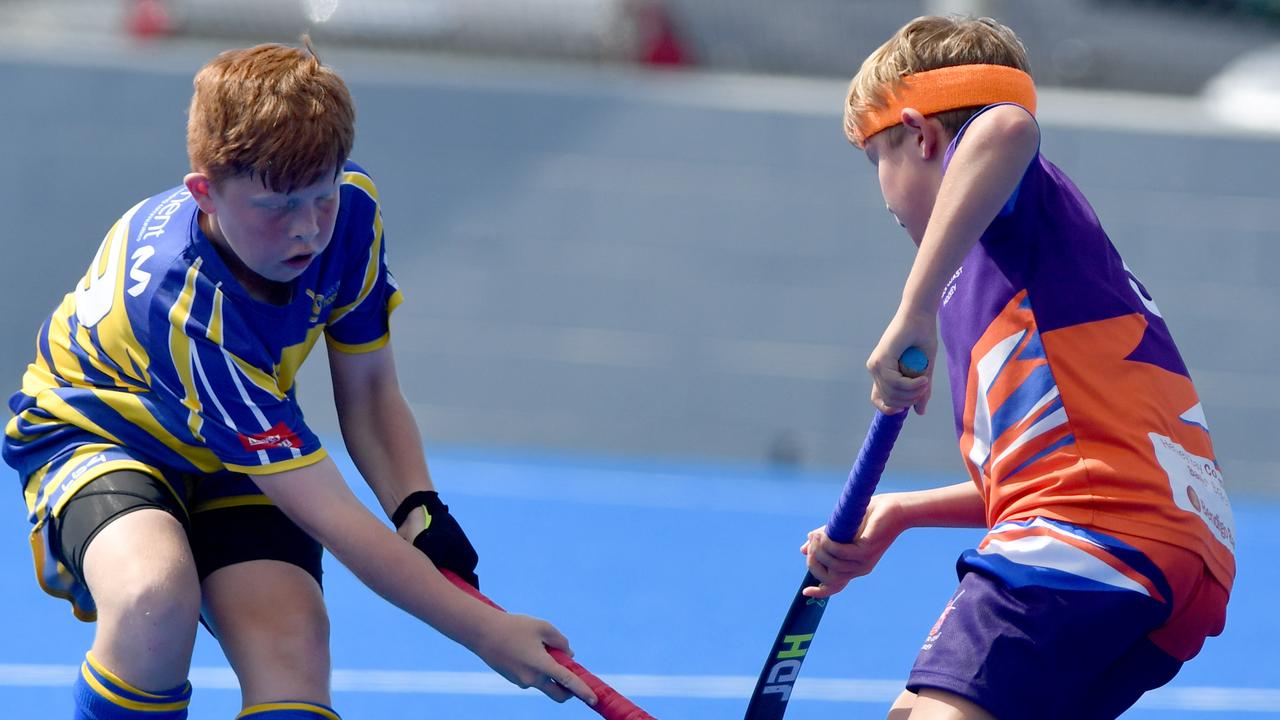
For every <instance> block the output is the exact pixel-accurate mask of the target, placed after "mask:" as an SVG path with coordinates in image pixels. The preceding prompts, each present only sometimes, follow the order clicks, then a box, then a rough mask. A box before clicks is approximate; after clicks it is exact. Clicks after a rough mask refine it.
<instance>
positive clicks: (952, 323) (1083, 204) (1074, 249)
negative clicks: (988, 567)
mask: <svg viewBox="0 0 1280 720" xmlns="http://www.w3.org/2000/svg"><path fill="white" fill-rule="evenodd" d="M963 133H964V131H963V130H961V132H960V133H959V134H958V135H957V137H956V139H955V141H953V144H952V146H951V148H950V149H949V150H948V152H947V155H946V157H945V159H944V168H945V164H946V163H947V162H949V160H950V158H951V155H952V153H954V151H955V148H956V146H957V144H958V143H959V142H960V141H961V139H962V138H963ZM938 316H939V330H940V334H941V336H942V339H943V341H944V343H945V345H946V350H947V361H948V365H949V372H950V380H951V387H952V400H953V405H954V411H955V418H956V432H957V434H958V435H959V439H960V451H961V454H962V455H963V456H964V460H965V464H966V466H967V468H968V470H969V473H970V476H971V477H972V479H973V481H974V482H975V483H977V485H978V487H979V489H980V490H981V492H982V495H983V497H984V498H985V499H986V512H987V524H988V526H989V527H993V528H994V527H997V526H1002V527H1004V528H1006V532H1005V534H1004V537H1003V539H1002V540H998V541H997V546H994V547H992V548H986V547H984V552H991V553H996V552H1002V550H1000V548H1001V547H1004V548H1006V549H1009V552H1011V553H1012V552H1015V551H1016V548H1017V547H1018V546H1019V543H1021V547H1028V546H1029V545H1032V544H1035V543H1042V542H1043V541H1044V539H1045V538H1056V540H1055V542H1056V543H1057V545H1055V547H1058V548H1059V550H1062V551H1063V552H1064V553H1065V554H1068V555H1069V554H1071V553H1072V552H1075V553H1076V554H1077V555H1078V557H1075V561H1079V560H1080V558H1083V557H1085V556H1088V558H1086V561H1084V562H1083V563H1082V562H1075V564H1067V565H1064V567H1068V568H1075V569H1078V568H1080V567H1084V566H1086V565H1089V563H1091V562H1093V561H1094V560H1096V561H1097V565H1098V567H1097V572H1098V575H1099V576H1100V577H1101V576H1103V575H1105V576H1106V578H1107V580H1106V582H1107V583H1112V584H1114V585H1115V586H1116V587H1119V586H1123V585H1126V584H1127V585H1132V586H1133V587H1141V588H1143V589H1144V590H1145V591H1147V592H1150V593H1151V594H1153V595H1157V596H1158V595H1160V594H1162V592H1161V590H1160V589H1159V588H1158V587H1156V586H1155V585H1153V584H1152V580H1151V579H1150V578H1151V577H1153V576H1152V575H1151V574H1150V573H1146V572H1144V571H1143V570H1142V569H1141V568H1140V567H1136V566H1135V563H1136V564H1137V565H1141V562H1138V561H1134V560H1133V559H1132V557H1133V556H1132V553H1126V552H1124V550H1123V548H1121V547H1119V546H1114V547H1109V546H1108V543H1105V542H1102V543H1100V542H1096V541H1095V539H1092V538H1090V536H1089V535H1088V533H1077V532H1074V531H1070V530H1063V529H1062V527H1061V526H1056V525H1053V524H1052V523H1048V524H1043V523H1042V524H1039V525H1034V524H1032V525H1026V526H1024V527H1018V528H1014V527H1013V526H1010V525H1008V524H1007V523H1012V522H1024V521H1031V520H1033V519H1035V518H1043V519H1045V520H1049V521H1057V522H1061V523H1067V524H1069V525H1071V526H1075V527H1079V528H1091V529H1095V530H1099V531H1101V532H1102V533H1103V534H1104V535H1103V536H1104V537H1105V536H1109V535H1111V534H1114V535H1117V536H1121V537H1124V538H1127V539H1128V538H1141V539H1147V540H1150V541H1155V543H1154V544H1152V545H1151V547H1142V548H1140V549H1141V550H1142V551H1143V552H1144V553H1146V554H1147V555H1149V556H1150V560H1151V561H1152V562H1154V563H1155V565H1156V566H1157V567H1160V566H1161V557H1159V547H1160V546H1159V544H1160V543H1164V544H1167V545H1172V546H1176V547H1179V548H1184V549H1186V550H1190V551H1191V552H1193V553H1195V554H1196V555H1198V556H1199V557H1201V558H1203V560H1204V563H1205V565H1206V566H1207V567H1208V568H1209V570H1210V571H1211V573H1212V574H1213V576H1214V577H1215V579H1217V580H1218V581H1219V582H1220V583H1222V585H1223V586H1224V587H1225V588H1228V589H1229V588H1230V587H1231V583H1232V580H1233V578H1234V575H1235V535H1234V529H1233V524H1232V515H1231V506H1230V503H1229V502H1228V500H1227V496H1226V493H1225V491H1224V489H1223V482H1222V474H1221V472H1220V469H1219V466H1218V462H1217V459H1216V457H1215V455H1214V451H1213V444H1212V441H1211V439H1210V436H1209V427H1208V423H1207V422H1206V420H1205V413H1204V410H1203V408H1202V406H1201V404H1200V399H1199V398H1198V396H1197V394H1196V390H1195V387H1194V386H1193V385H1192V382H1191V377H1190V375H1189V374H1188V372H1187V368H1186V366H1185V364H1184V363H1183V360H1182V358H1181V356H1180V355H1179V353H1178V350H1177V348H1176V347H1175V345H1174V343H1173V339H1172V337H1171V336H1170V334H1169V328H1168V326H1167V325H1166V324H1165V322H1164V319H1163V317H1162V316H1161V314H1160V310H1159V308H1158V307H1157V306H1156V303H1155V301H1154V300H1153V299H1152V297H1151V295H1150V293H1148V292H1147V290H1146V288H1145V287H1143V285H1142V283H1141V282H1139V281H1138V279H1137V278H1136V277H1135V276H1134V274H1133V273H1132V272H1131V271H1130V269H1129V267H1128V266H1127V265H1125V263H1124V261H1123V260H1121V258H1120V255H1119V253H1118V252H1117V251H1116V249H1115V247H1114V246H1113V245H1112V244H1111V241H1110V239H1109V238H1108V237H1107V235H1106V233H1105V232H1104V231H1103V229H1102V227H1101V225H1100V223H1099V221H1098V218H1097V217H1096V216H1095V214H1094V212H1093V210H1092V208H1091V207H1090V206H1089V204H1088V202H1087V201H1086V200H1085V199H1084V197H1083V196H1082V195H1081V193H1080V192H1079V190H1078V189H1077V188H1076V187H1075V185H1074V184H1072V182H1071V181H1070V180H1069V179H1068V178H1067V177H1066V175H1065V174H1064V173H1062V171H1060V170H1059V169H1058V168H1057V167H1055V166H1054V165H1053V164H1051V163H1050V162H1048V161H1047V160H1046V159H1045V158H1044V157H1043V156H1041V155H1039V154H1037V155H1036V157H1035V159H1034V160H1033V161H1032V162H1031V165H1030V167H1028V169H1027V171H1026V173H1025V175H1024V176H1023V178H1022V181H1021V183H1020V184H1019V186H1018V189H1017V191H1016V192H1015V193H1014V195H1013V197H1011V198H1010V200H1009V202H1008V203H1007V204H1006V206H1005V207H1004V209H1003V210H1002V211H1001V213H1000V214H999V216H998V217H996V219H995V220H994V221H993V222H992V223H991V225H990V226H989V227H988V228H987V230H986V232H985V233H984V234H983V236H982V238H981V240H980V241H979V242H978V243H977V244H975V246H974V247H973V249H972V250H971V251H970V252H969V254H968V255H967V256H966V257H965V258H964V261H963V262H962V264H961V266H960V267H959V269H957V270H956V272H955V274H954V276H953V277H952V279H951V280H950V282H949V283H948V284H947V286H946V288H945V289H944V291H943V295H942V299H941V304H940V309H939V315H938ZM1002 524H1004V525H1002ZM1015 535H1016V536H1018V537H1020V538H1032V539H1031V540H1027V539H1023V540H1018V539H1017V538H1015V537H1013V536H1015ZM1035 538H1040V539H1039V540H1036V539H1035ZM1064 556H1065V555H1064ZM1064 562H1065V561H1064ZM1101 566H1105V567H1101ZM1072 572H1074V570H1072Z"/></svg>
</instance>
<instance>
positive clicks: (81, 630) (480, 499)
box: [0, 443, 1280, 720]
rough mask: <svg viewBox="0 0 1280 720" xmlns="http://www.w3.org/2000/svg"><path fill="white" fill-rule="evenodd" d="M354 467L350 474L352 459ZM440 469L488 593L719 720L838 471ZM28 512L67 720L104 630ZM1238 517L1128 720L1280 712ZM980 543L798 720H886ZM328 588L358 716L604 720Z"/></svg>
mask: <svg viewBox="0 0 1280 720" xmlns="http://www.w3.org/2000/svg"><path fill="white" fill-rule="evenodd" d="M334 445H336V443H335V444H334ZM339 460H340V462H341V463H342V464H343V467H344V471H347V472H349V473H351V474H350V475H349V477H355V476H354V472H353V471H351V469H350V463H349V461H348V460H347V459H346V458H345V457H340V458H339ZM432 467H433V474H434V475H435V477H436V479H437V482H438V483H439V484H440V485H441V486H442V487H443V488H445V493H446V499H447V501H448V502H449V503H450V505H451V506H452V509H453V510H454V512H455V513H456V514H457V515H459V516H460V517H461V518H462V519H463V521H464V523H465V525H466V527H467V528H468V529H469V532H470V534H471V535H472V537H473V538H474V540H475V541H476V545H477V546H478V549H479V550H480V554H481V558H482V561H481V578H482V583H483V587H484V589H485V591H486V592H487V593H488V594H489V595H490V596H491V597H493V598H494V599H495V600H497V601H498V602H500V603H502V604H504V605H506V606H507V607H508V608H509V609H515V610H519V611H523V612H528V613H531V614H536V615H540V616H543V617H546V618H548V619H550V620H552V621H553V622H555V623H556V624H557V625H558V626H559V627H560V628H561V629H562V630H563V631H564V632H565V633H566V634H567V635H568V636H569V638H570V639H571V640H572V642H573V644H574V648H575V649H576V651H577V652H578V658H579V660H581V661H582V662H583V663H584V664H586V665H587V666H588V667H590V668H591V669H592V670H593V671H595V672H596V673H597V674H600V675H602V676H605V677H606V679H610V680H612V681H613V682H614V683H615V685H616V686H617V687H618V688H619V689H620V690H623V691H624V692H626V693H627V694H629V695H631V696H632V697H633V699H635V700H637V701H638V702H639V703H640V704H642V705H643V706H645V707H646V709H648V710H649V711H650V712H651V713H652V714H653V715H655V716H656V717H659V718H699V719H704V718H705V719H707V720H711V719H714V718H726V719H727V718H740V717H741V716H742V713H743V711H744V710H745V708H746V697H747V694H748V693H749V692H750V689H751V686H752V684H753V683H754V676H755V673H756V672H758V670H759V666H760V663H761V662H762V661H763V653H765V652H766V651H767V649H768V647H769V644H770V642H771V641H772V640H773V635H774V633H775V632H776V631H777V626H778V623H779V622H780V621H781V618H782V614H783V612H784V611H785V609H786V606H787V603H788V602H789V601H790V598H791V596H792V594H793V593H794V591H795V589H796V586H797V584H798V583H799V581H800V578H801V576H802V575H803V565H802V562H801V556H800V555H799V554H798V553H797V552H796V548H797V547H798V546H799V544H800V542H801V540H802V539H803V537H804V533H805V532H806V531H807V530H808V529H810V528H811V527H812V526H815V525H817V524H819V523H821V522H822V521H823V520H825V518H826V515H827V513H828V512H829V510H830V505H831V503H832V502H833V501H834V498H835V496H836V494H837V492H838V489H839V482H840V481H841V480H842V479H843V478H841V477H836V476H817V475H811V474H810V475H799V474H789V473H781V472H776V473H775V472H770V471H761V470H755V469H750V468H741V467H719V466H697V467H690V466H675V465H662V464H656V463H653V464H637V463H621V462H611V461H603V460H598V459H581V458H563V457H560V458H550V457H541V456H529V455H521V454H512V453H500V452H486V453H482V452H477V451H459V450H455V451H439V452H436V453H434V454H433V455H432ZM837 475H838V473H837ZM947 480H948V479H947V478H935V479H934V481H936V482H939V483H940V482H945V481H947ZM356 482H358V480H357V481H356ZM922 482H925V479H923V478H902V477H893V476H892V474H891V475H890V477H889V478H888V480H887V484H889V485H892V486H902V485H904V484H908V483H910V484H920V483H922ZM363 496H364V497H365V498H366V500H368V499H369V497H370V496H369V494H368V493H367V491H366V492H364V493H363ZM14 500H15V502H14V503H12V504H11V505H10V512H8V513H6V514H5V515H4V520H3V522H0V528H3V530H4V535H5V537H7V538H8V540H7V541H6V546H7V547H8V548H9V549H8V550H6V551H5V552H3V553H0V572H2V573H3V575H0V576H2V577H4V578H5V583H6V586H5V588H4V592H3V595H2V596H0V597H3V598H4V602H5V605H4V609H5V610H6V612H5V617H7V618H9V622H8V625H9V627H8V629H7V632H6V633H5V644H4V646H3V649H2V650H0V707H3V711H0V716H3V717H6V718H61V717H68V716H69V708H70V704H69V699H68V690H67V687H68V686H69V684H70V681H71V677H72V673H73V668H74V666H75V665H76V664H77V663H78V662H79V660H80V658H81V657H82V654H83V651H84V649H85V648H86V647H87V645H88V642H89V639H90V632H91V628H90V626H88V625H83V624H81V623H78V622H76V621H75V620H74V619H73V618H72V617H71V614H70V612H69V610H68V606H67V605H66V604H65V603H63V602H62V601H55V600H53V599H51V598H47V597H45V596H43V594H42V593H41V592H40V591H39V590H38V589H37V588H36V586H35V584H34V582H33V581H32V580H31V571H30V567H29V559H28V557H27V553H26V550H25V546H26V543H25V534H26V528H25V521H24V520H23V519H22V518H21V511H20V510H19V509H18V503H17V502H16V498H14ZM1236 523H1237V530H1238V536H1239V537H1240V538H1242V541H1241V542H1242V544H1241V547H1240V551H1239V552H1240V568H1241V570H1240V578H1239V581H1238V583H1237V586H1236V591H1235V594H1234V597H1233V599H1232V602H1231V614H1230V617H1229V621H1228V627H1227V631H1226V633H1225V634H1224V635H1223V636H1222V637H1220V638H1217V639H1214V640H1211V641H1210V642H1209V644H1208V645H1207V647H1206V650H1205V651H1204V653H1202V655H1201V656H1200V657H1199V658H1197V659H1196V660H1195V661H1193V662H1192V663H1191V664H1189V665H1188V666H1187V667H1186V668H1185V669H1184V670H1183V672H1182V674H1181V675H1180V676H1179V677H1178V678H1177V680H1176V681H1175V683H1174V684H1173V685H1171V686H1170V687H1168V688H1166V689H1164V690H1163V691H1160V692H1158V693H1154V694H1152V695H1150V696H1149V697H1148V698H1146V699H1145V700H1144V704H1143V706H1141V707H1140V709H1135V710H1133V711H1131V712H1130V713H1129V714H1128V715H1126V717H1130V718H1175V719H1176V720H1208V719H1210V718H1229V717H1259V718H1262V717H1280V670H1278V669H1277V666H1276V658H1277V650H1276V648H1277V647H1280V616H1278V615H1277V613H1276V612H1275V611H1274V597H1273V592H1272V590H1273V589H1274V588H1276V587H1280V564H1277V563H1276V562H1275V558H1276V557H1278V556H1280V505H1277V504H1275V503H1274V502H1270V503H1262V502H1255V501H1247V500H1238V501H1237V504H1236ZM977 537H978V534H977V533H975V532H971V531H956V530H937V531H926V530H917V531H914V532H912V533H908V534H907V535H905V536H904V537H903V538H902V539H901V540H900V541H899V544H898V546H896V547H895V548H894V549H892V550H890V552H889V553H888V554H887V555H886V557H885V559H884V560H883V561H882V563H881V566H880V568H879V569H878V571H877V573H875V574H874V575H873V576H871V577H869V578H866V579H864V580H863V581H861V582H859V583H855V584H854V585H853V586H851V587H850V588H849V589H848V590H846V591H845V592H844V593H843V594H842V595H840V596H839V597H838V599H837V600H836V601H834V602H833V604H832V606H831V607H830V608H829V610H828V612H827V614H826V618H825V620H824V622H823V627H822V631H821V633H820V634H819V635H818V638H817V639H816V640H815V642H814V645H813V649H812V651H811V652H810V654H809V657H808V660H807V662H806V664H805V668H804V673H803V675H802V678H801V681H800V683H799V684H798V685H797V690H796V692H797V698H796V699H794V700H793V702H792V705H791V710H790V712H789V713H788V718H794V719H801V718H819V717H821V718H824V719H826V718H831V717H842V718H862V717H869V718H870V717H883V711H884V708H885V707H886V706H887V703H888V702H889V700H890V699H891V698H892V697H893V696H894V695H896V693H897V690H898V688H899V682H900V678H902V677H903V676H904V674H905V673H906V671H907V669H908V668H909V666H910V663H911V661H912V659H913V657H914V655H915V650H916V648H917V647H918V645H919V641H920V639H921V637H922V636H923V635H924V634H925V632H926V631H927V630H928V628H929V627H930V626H931V625H932V623H933V621H934V619H935V617H936V615H937V613H938V612H939V610H940V609H941V607H942V606H943V604H944V603H945V601H946V599H947V597H948V596H949V594H950V591H951V588H952V583H953V575H952V570H951V567H952V562H953V560H954V557H955V555H956V554H957V553H958V551H959V550H960V549H961V548H962V547H963V546H964V545H965V544H966V543H971V542H972V541H974V540H975V539H976V538H977ZM326 579H327V595H328V599H329V604H330V610H331V614H332V616H333V625H334V631H333V656H334V667H335V674H334V686H335V690H336V692H335V704H336V705H337V708H338V709H339V710H340V711H341V712H342V713H343V716H344V718H347V720H358V719H361V718H485V719H486V720H494V719H496V718H530V719H532V718H591V717H597V716H596V715H595V714H594V713H591V712H590V711H588V710H587V709H586V708H585V707H584V706H582V705H581V704H579V703H576V701H575V702H574V703H571V704H569V705H566V706H557V705H555V704H553V703H551V702H550V701H547V700H545V699H544V698H542V696H541V695H540V694H538V693H535V692H534V691H524V692H521V691H518V690H516V689H515V688H514V687H513V686H510V685H507V684H506V683H505V682H504V681H502V680H501V679H500V678H498V677H497V676H496V675H495V674H493V673H492V672H490V671H488V670H487V668H485V667H484V666H483V664H482V663H480V662H479V661H478V660H477V659H475V658H474V657H473V656H471V655H469V654H468V653H467V652H465V651H463V650H462V649H460V648H458V647H456V646H453V645H451V644H450V643H448V642H447V641H444V640H442V639H441V638H440V637H438V636H436V635H435V634H434V633H433V631H431V630H430V629H429V628H426V627H425V626H421V625H419V624H418V623H416V621H413V620H412V619H410V618H409V617H408V616H406V615H403V614H402V613H400V612H399V611H398V610H395V609H394V608H392V607H391V606H389V605H387V604H386V603H384V602H383V601H382V600H380V599H379V598H377V597H376V596H374V595H373V594H372V593H370V592H369V591H368V590H366V589H364V588H363V587H362V586H360V585H359V584H358V583H356V582H355V581H354V580H353V579H352V577H351V576H350V575H349V574H347V573H346V571H345V570H343V569H342V568H341V567H340V566H337V565H336V563H330V564H329V566H328V574H327V576H326ZM194 666H195V669H194V670H193V673H192V681H193V684H194V685H195V696H194V700H193V703H192V707H191V717H192V718H194V719H197V720H204V719H213V718H230V717H233V716H234V714H235V712H236V710H237V709H238V708H239V696H238V693H237V692H236V691H235V683H234V678H233V677H232V675H231V673H230V671H229V670H228V669H227V666H226V663H225V661H224V660H223V658H222V656H221V654H220V653H219V651H218V648H217V646H216V645H215V644H214V643H213V642H212V641H210V639H209V637H208V635H207V634H203V633H202V635H201V639H200V642H199V643H198V646H197V648H196V657H195V661H194Z"/></svg>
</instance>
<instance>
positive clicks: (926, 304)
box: [901, 106, 1039, 315]
mask: <svg viewBox="0 0 1280 720" xmlns="http://www.w3.org/2000/svg"><path fill="white" fill-rule="evenodd" d="M1038 147H1039V129H1038V128H1037V127H1036V125H1035V121H1034V120H1032V119H1031V117H1030V116H1028V115H1027V114H1026V112H1025V111H1023V110H1021V109H1019V108H1014V107H1011V106H1008V107H1007V108H995V109H993V110H989V111H987V112H986V113H983V115H981V116H979V117H978V119H977V120H975V121H974V122H973V123H972V124H971V125H970V127H969V129H968V130H967V131H966V132H965V140H964V142H962V143H960V145H959V146H958V147H957V148H956V152H955V154H954V155H953V156H952V158H951V162H950V164H949V166H948V168H947V172H946V175H944V176H943V178H942V184H941V186H940V187H939V189H938V196H937V199H936V200H935V201H934V206H933V211H932V212H931V213H930V216H929V225H928V227H927V228H926V229H925V233H924V237H923V238H922V239H921V242H920V252H919V253H918V254H917V256H916V260H915V263H914V264H913V265H912V268H911V274H910V275H909V276H908V278H907V283H906V286H905V287H904V289H903V296H902V308H901V310H902V311H904V312H905V313H908V314H916V313H923V314H928V315H932V314H934V313H936V312H937V310H938V303H939V300H940V298H941V296H942V291H943V289H944V288H945V287H946V284H947V282H948V281H950V279H951V277H952V275H954V274H955V271H956V269H957V268H959V267H960V263H961V262H963V261H964V257H965V255H967V254H968V253H969V251H970V250H971V249H972V248H973V246H974V244H975V243H977V242H978V239H979V238H980V237H982V233H983V232H985V231H986V229H987V227H988V226H989V225H991V222H992V221H993V220H994V219H995V218H996V215H997V214H998V213H999V212H1000V209H1001V208H1002V207H1003V206H1004V204H1005V203H1006V202H1007V201H1008V200H1009V197H1010V196H1011V195H1012V194H1013V191H1014V190H1015V189H1017V187H1018V183H1019V182H1020V181H1021V179H1022V175H1023V174H1024V173H1025V172H1026V169H1027V166H1028V165H1029V164H1030V163H1031V160H1032V159H1033V158H1034V157H1035V153H1036V152H1037V149H1038Z"/></svg>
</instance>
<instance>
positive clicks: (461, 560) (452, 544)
mask: <svg viewBox="0 0 1280 720" xmlns="http://www.w3.org/2000/svg"><path fill="white" fill-rule="evenodd" d="M420 508H421V509H425V510H426V512H427V529H425V530H423V531H422V532H420V533H418V535H417V537H415V538H414V539H413V546H414V547H416V548H418V549H419V550H421V551H422V553H423V554H424V555H426V556H427V557H429V558H431V562H433V563H435V565H436V567H439V568H444V569H446V570H452V571H453V573H454V574H455V575H457V576H458V577H460V578H462V579H463V580H465V581H466V582H467V583H468V584H469V585H471V587H473V588H475V589H477V590H479V589H480V578H479V577H477V576H476V563H478V562H480V556H479V555H477V554H476V549H475V548H474V547H472V546H471V541H470V540H468V539H467V535H466V533H464V532H462V526H461V525H459V524H458V521H457V520H455V519H454V517H453V516H452V515H450V514H449V506H448V505H445V504H444V503H442V502H440V495H439V494H438V493H436V492H435V491H434V490H432V491H425V490H419V491H418V492H415V493H412V494H410V495H409V497H407V498H405V499H404V502H402V503H400V507H398V508H396V511H395V512H394V513H392V515H391V523H392V524H393V525H395V526H396V527H397V528H399V527H400V526H401V525H403V524H404V521H405V520H407V519H408V518H409V514H410V513H412V512H416V511H418V510H419V509H420Z"/></svg>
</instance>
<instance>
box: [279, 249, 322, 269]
mask: <svg viewBox="0 0 1280 720" xmlns="http://www.w3.org/2000/svg"><path fill="white" fill-rule="evenodd" d="M315 257H316V256H315V253H304V254H302V255H294V256H293V257H291V258H289V259H288V260H285V261H284V264H285V265H288V266H289V267H291V268H293V269H295V270H301V269H302V268H305V267H306V266H308V265H310V264H311V261H312V260H314V259H315Z"/></svg>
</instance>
